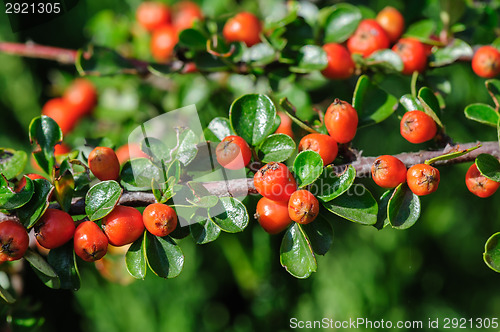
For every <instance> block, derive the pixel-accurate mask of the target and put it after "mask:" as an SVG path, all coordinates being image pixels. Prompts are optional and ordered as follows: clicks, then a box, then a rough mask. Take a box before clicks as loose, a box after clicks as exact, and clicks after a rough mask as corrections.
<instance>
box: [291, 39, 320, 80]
mask: <svg viewBox="0 0 500 332" xmlns="http://www.w3.org/2000/svg"><path fill="white" fill-rule="evenodd" d="M297 62H298V63H297V66H296V67H293V68H291V70H292V71H294V72H297V73H309V72H311V71H315V70H323V69H325V68H326V66H327V65H328V57H327V56H326V52H325V51H324V50H323V48H322V47H320V46H316V45H304V46H302V47H301V48H300V49H299V55H298V57H297Z"/></svg>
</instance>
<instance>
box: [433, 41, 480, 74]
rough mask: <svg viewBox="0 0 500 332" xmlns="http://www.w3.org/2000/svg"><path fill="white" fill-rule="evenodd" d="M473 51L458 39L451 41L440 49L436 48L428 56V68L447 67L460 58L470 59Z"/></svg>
mask: <svg viewBox="0 0 500 332" xmlns="http://www.w3.org/2000/svg"><path fill="white" fill-rule="evenodd" d="M473 54H474V51H473V50H472V47H470V45H469V44H467V43H466V42H464V41H463V40H460V39H455V40H453V41H452V42H451V43H450V44H448V45H446V46H445V47H442V48H437V49H435V51H433V53H432V54H431V56H430V59H429V66H431V67H441V66H445V65H449V64H450V63H453V62H455V61H457V60H458V59H460V58H461V57H472V55H473Z"/></svg>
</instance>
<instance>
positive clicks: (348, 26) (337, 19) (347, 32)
mask: <svg viewBox="0 0 500 332" xmlns="http://www.w3.org/2000/svg"><path fill="white" fill-rule="evenodd" d="M359 22H361V12H360V11H359V9H358V7H356V6H354V5H351V4H348V3H339V4H337V5H334V6H332V11H331V14H330V15H329V16H328V18H327V19H326V25H325V43H342V42H344V41H346V40H347V38H349V37H350V36H351V35H352V34H353V33H354V31H356V28H357V27H358V24H359Z"/></svg>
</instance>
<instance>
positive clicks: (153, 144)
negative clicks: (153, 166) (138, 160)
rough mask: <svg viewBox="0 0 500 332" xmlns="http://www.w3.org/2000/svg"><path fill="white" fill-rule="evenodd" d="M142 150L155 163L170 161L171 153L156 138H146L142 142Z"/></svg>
mask: <svg viewBox="0 0 500 332" xmlns="http://www.w3.org/2000/svg"><path fill="white" fill-rule="evenodd" d="M141 150H142V151H144V152H145V153H146V154H147V155H148V156H150V157H151V158H152V159H153V160H154V161H158V162H165V161H167V160H170V151H171V149H169V148H168V147H167V146H166V145H165V144H164V143H163V142H162V141H161V140H159V139H157V138H154V137H144V139H143V140H142V142H141Z"/></svg>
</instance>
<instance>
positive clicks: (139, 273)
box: [125, 231, 147, 280]
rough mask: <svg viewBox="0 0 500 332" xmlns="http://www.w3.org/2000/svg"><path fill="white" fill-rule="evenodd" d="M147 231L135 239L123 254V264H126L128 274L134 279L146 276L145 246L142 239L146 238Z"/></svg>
mask: <svg viewBox="0 0 500 332" xmlns="http://www.w3.org/2000/svg"><path fill="white" fill-rule="evenodd" d="M146 233H147V231H144V234H143V235H142V236H141V237H139V238H138V239H137V240H135V242H134V243H132V245H131V246H130V248H129V249H128V250H127V254H126V255H125V264H126V265H127V271H128V273H130V275H131V276H132V277H134V278H136V279H142V280H144V278H145V277H146V270H147V263H146V247H145V245H144V243H145V242H146V241H145V240H144V239H145V238H146Z"/></svg>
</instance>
